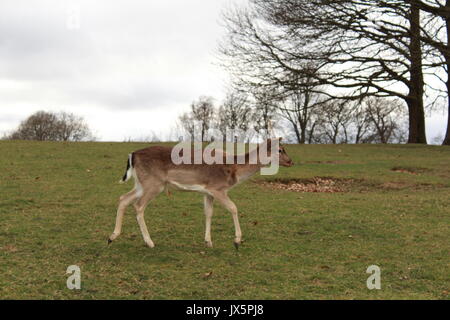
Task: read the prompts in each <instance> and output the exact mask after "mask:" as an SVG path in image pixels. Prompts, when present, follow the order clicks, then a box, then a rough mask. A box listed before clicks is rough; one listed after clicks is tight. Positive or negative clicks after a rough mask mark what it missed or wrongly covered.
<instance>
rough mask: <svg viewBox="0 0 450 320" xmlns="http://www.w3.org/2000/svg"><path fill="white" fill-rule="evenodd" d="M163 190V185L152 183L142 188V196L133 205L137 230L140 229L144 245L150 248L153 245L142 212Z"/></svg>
mask: <svg viewBox="0 0 450 320" xmlns="http://www.w3.org/2000/svg"><path fill="white" fill-rule="evenodd" d="M163 190H164V184H163V183H160V182H156V181H152V183H151V184H150V183H149V184H147V185H144V186H143V195H142V197H140V198H139V200H138V201H136V203H135V204H134V208H135V209H136V219H137V222H138V224H139V228H140V229H141V233H142V236H143V238H144V241H145V243H146V244H147V246H149V247H150V248H153V247H154V246H155V244H154V243H153V241H152V239H151V238H150V234H149V233H148V230H147V225H146V224H145V219H144V212H145V208H146V207H147V205H148V203H149V202H150V201H151V200H152V199H154V198H155V197H156V196H157V195H158V194H160V193H161V192H162V191H163Z"/></svg>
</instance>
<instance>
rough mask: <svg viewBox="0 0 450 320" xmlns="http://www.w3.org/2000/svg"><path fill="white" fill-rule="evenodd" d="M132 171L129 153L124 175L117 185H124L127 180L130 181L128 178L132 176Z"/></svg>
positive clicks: (131, 160) (131, 159) (131, 158)
mask: <svg viewBox="0 0 450 320" xmlns="http://www.w3.org/2000/svg"><path fill="white" fill-rule="evenodd" d="M132 171H133V154H132V153H130V154H129V155H128V161H127V169H126V171H125V174H124V176H123V178H122V180H120V181H119V183H125V182H127V181H128V180H130V178H131V176H132Z"/></svg>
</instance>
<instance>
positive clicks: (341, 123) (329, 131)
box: [318, 101, 352, 144]
mask: <svg viewBox="0 0 450 320" xmlns="http://www.w3.org/2000/svg"><path fill="white" fill-rule="evenodd" d="M318 113H319V115H320V117H321V118H322V121H321V122H320V126H319V128H318V131H319V132H321V133H322V137H321V138H319V141H323V142H327V143H333V144H337V143H349V130H348V128H349V124H350V122H351V120H352V110H351V109H350V108H349V107H348V104H347V103H346V102H345V101H335V102H331V101H330V102H327V103H324V104H322V105H321V108H320V110H318Z"/></svg>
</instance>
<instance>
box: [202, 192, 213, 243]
mask: <svg viewBox="0 0 450 320" xmlns="http://www.w3.org/2000/svg"><path fill="white" fill-rule="evenodd" d="M213 203H214V198H213V197H212V196H210V195H208V194H206V195H205V196H204V206H205V227H206V228H205V244H206V246H207V247H208V248H212V246H213V245H212V241H211V220H212V215H213Z"/></svg>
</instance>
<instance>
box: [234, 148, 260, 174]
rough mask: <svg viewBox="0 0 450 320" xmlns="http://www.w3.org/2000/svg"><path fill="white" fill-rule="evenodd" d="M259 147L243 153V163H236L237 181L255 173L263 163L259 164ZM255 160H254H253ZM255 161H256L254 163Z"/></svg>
mask: <svg viewBox="0 0 450 320" xmlns="http://www.w3.org/2000/svg"><path fill="white" fill-rule="evenodd" d="M258 153H259V147H258V148H256V149H254V150H252V151H250V152H247V153H246V154H245V163H244V164H237V165H236V167H237V170H236V175H237V178H238V180H239V181H243V180H246V179H248V178H250V177H251V176H253V175H254V174H256V173H257V172H258V171H259V170H260V169H261V168H262V167H264V166H265V165H263V164H261V161H260V159H259V156H258ZM255 160H256V161H255ZM255 162H256V163H255Z"/></svg>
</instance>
